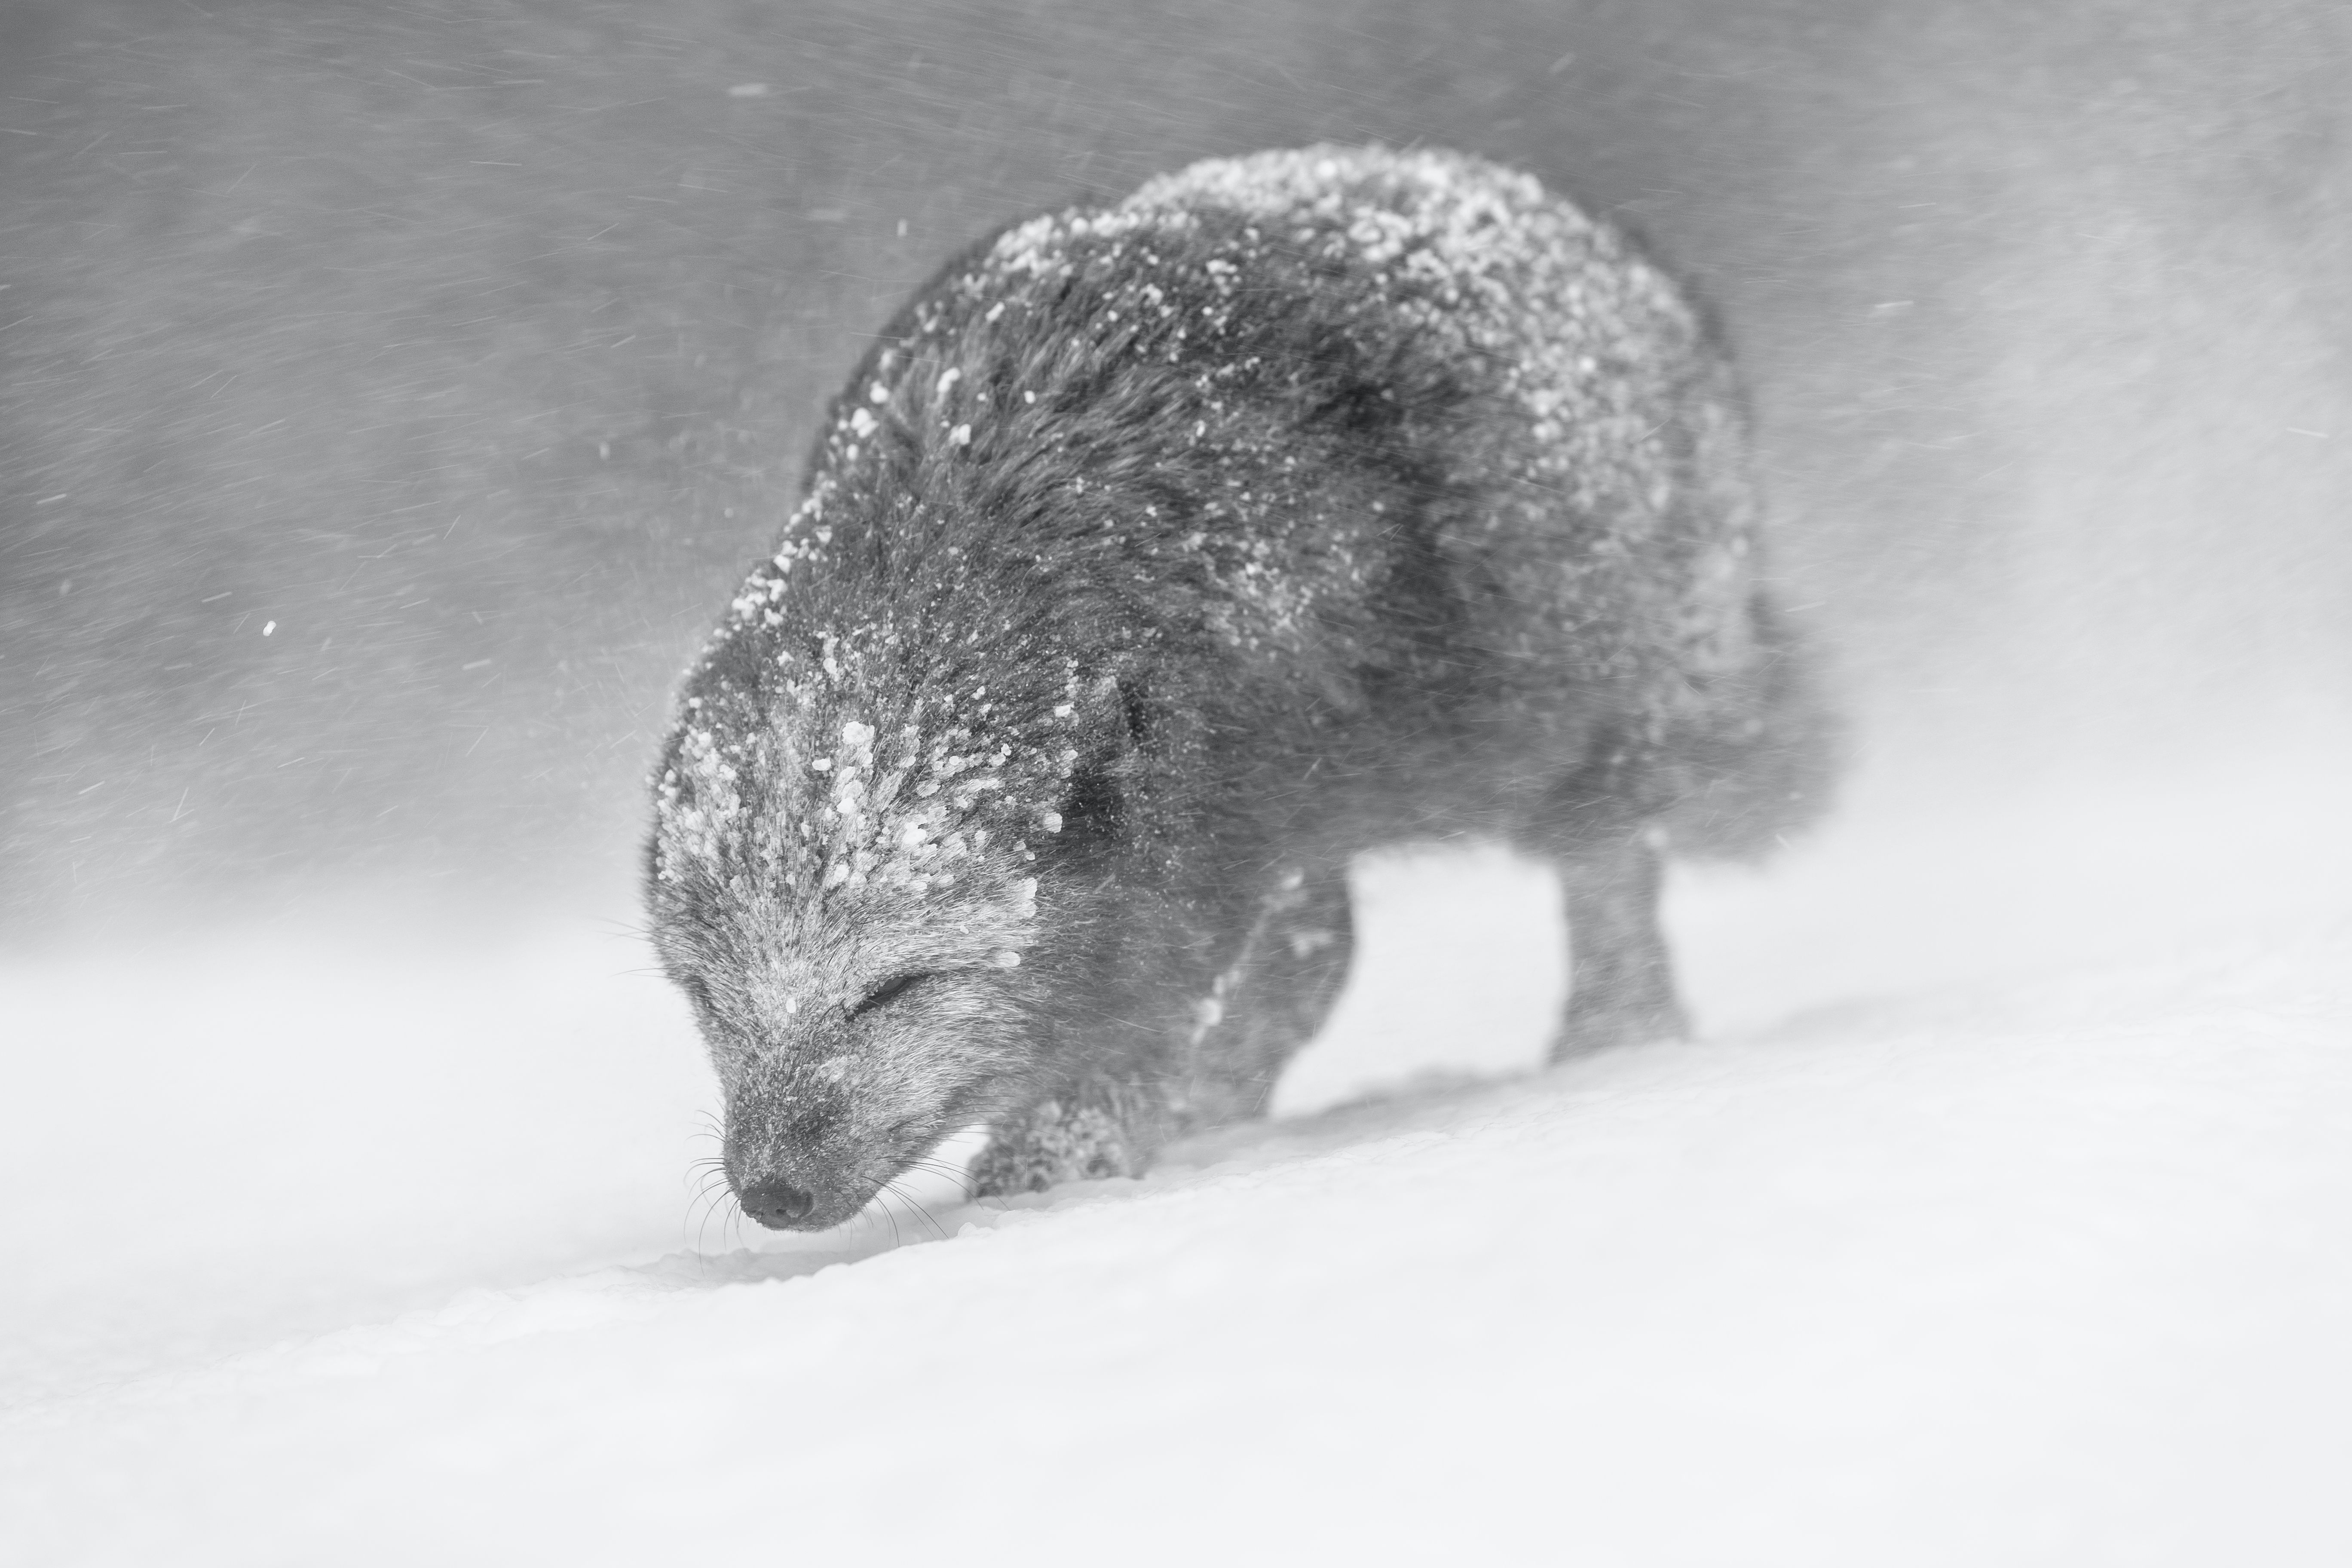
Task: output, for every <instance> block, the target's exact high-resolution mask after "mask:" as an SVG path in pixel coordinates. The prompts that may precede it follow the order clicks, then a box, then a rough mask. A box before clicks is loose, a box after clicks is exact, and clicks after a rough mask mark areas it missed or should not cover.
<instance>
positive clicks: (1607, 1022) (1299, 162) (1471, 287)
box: [647, 147, 1827, 1228]
mask: <svg viewBox="0 0 2352 1568" xmlns="http://www.w3.org/2000/svg"><path fill="white" fill-rule="evenodd" d="M1743 441H1744V437H1743V431H1742V421H1741V415H1740V409H1739V401H1738V393H1737V391H1736V388H1735V386H1734V384H1733V379H1732V376H1731V374H1730V371H1729V369H1728V367H1727V364H1726V363H1725V361H1724V358H1723V356H1722V354H1721V353H1719V351H1718V350H1717V347H1716V346H1715V345H1714V343H1713V342H1711V340H1710V337H1709V334H1708V331H1707V330H1706V326H1705V324H1704V322H1703V321H1702V320H1701V318H1700V316H1699V315H1698V313H1697V312H1696V311H1695V310H1693V308H1692V307H1691V305H1690V303H1689V302H1688V301H1687V300H1686V299H1685V297H1684V296H1683V294H1682V293H1681V292H1680V291H1679V290H1678V289H1676V288H1675V285H1674V284H1673V283H1672V282H1671V281H1669V279H1667V278H1666V277H1665V276H1664V274H1663V273H1661V272H1660V271H1659V270H1658V269H1657V268H1654V267H1653V266H1652V265H1650V264H1649V263H1648V262H1647V261H1645V260H1644V259H1643V258H1642V257H1641V256H1640V255H1638V254H1637V253H1636V251H1635V250H1634V249H1633V247H1632V246H1631V245H1630V244H1629V243H1628V242H1627V240H1626V239H1625V238H1624V237H1622V235H1620V234H1618V233H1617V232H1615V231H1613V230H1612V229H1611V228H1609V227H1608V226H1604V225H1602V224H1600V223H1598V222H1596V221H1594V220H1593V219H1591V217H1588V216H1585V215H1584V214H1582V213H1581V212H1580V211H1578V210H1577V209H1576V208H1575V207H1573V206H1571V205H1569V204H1568V203H1566V202H1563V201H1561V200H1559V199H1558V198H1556V197H1553V196H1551V195H1547V194H1546V193H1545V192H1544V190H1543V189H1542V188H1541V187H1540V186H1539V185H1538V184H1537V183H1536V182H1535V181H1534V180H1533V179H1531V178H1529V177H1528V176H1526V175H1523V174H1515V173H1512V172H1510V171H1508V170H1506V169H1502V168H1498V167H1496V166H1495V165H1494V164H1491V163H1484V162H1481V161H1479V160H1476V159H1474V158H1468V157H1465V156H1461V155H1459V154H1454V153H1439V152H1417V153H1391V152H1386V151H1381V150H1379V149H1343V148H1336V147H1316V148H1309V149H1307V150H1304V151H1299V152H1284V153H1262V154H1259V155H1256V156H1254V157H1247V158H1239V159H1232V160H1220V161H1215V162H1211V163H1199V164H1195V165H1193V166H1192V167H1191V168H1189V169H1186V170H1183V171H1181V172H1180V173H1178V174H1171V175H1169V176H1166V177H1163V178H1160V179H1158V180H1155V181H1153V182H1151V183H1150V184H1147V185H1145V186H1144V187H1143V188H1142V189H1141V190H1140V191H1139V192H1137V193H1136V194H1135V195H1132V196H1130V197H1129V198H1128V199H1127V200H1126V201H1124V202H1121V203H1119V204H1118V205H1115V206H1111V207H1107V208H1101V209H1074V210H1071V211H1067V212H1062V213H1056V214H1053V215H1050V216H1043V217H1039V218H1035V219H1033V220H1031V221H1029V222H1026V223H1023V224H1020V225H1018V226H1014V227H1013V228H1010V229H1008V230H1006V231H1004V232H1003V233H1001V234H999V235H997V236H995V237H993V238H992V239H990V240H988V241H985V242H983V243H982V244H981V245H979V246H977V247H974V248H973V249H971V251H970V252H968V253H967V254H965V255H964V256H962V257H961V258H958V259H957V260H955V261H954V262H952V263H951V264H950V265H949V266H948V267H947V268H945V269H944V270H943V271H942V272H941V273H940V275H939V276H938V278H936V279H934V280H933V281H932V282H931V283H930V284H929V285H928V286H926V287H925V288H924V289H922V290H921V291H920V292H919V293H918V294H917V295H916V297H915V298H914V300H913V301H912V302H911V303H909V304H908V306H907V307H906V309H905V310H902V311H901V312H900V314H899V316H898V319H897V320H896V321H893V322H892V323H891V325H890V327H889V328H888V330H887V331H886V332H884V334H883V335H882V338H881V340H880V342H879V344H878V345H877V348H876V349H875V350H874V352H873V353H871V354H870V355H869V356H868V358H867V360H866V363H865V364H864V365H863V366H862V367H861V368H860V369H859V370H858V372H857V374H856V375H855V376H854V377H853V378H852V380H851V382H850V384H849V386H848V388H847V390H845V392H844V393H843V394H842V395H841V396H840V398H839V399H838V400H837V401H836V403H835V405H834V407H833V410H832V413H831V416H830V417H829V419H828V421H827V423H826V426H825V430H824V435H823V437H822V438H821V440H820V443H819V445H818V448H817V451H816V453H815V456H814V464H813V470H812V474H811V477H810V479H809V481H808V489H807V498H806V500H805V501H804V502H803V504H802V506H801V508H800V510H798V511H797V512H796V513H794V515H793V518H792V520H791V521H790V522H789V523H787V524H786V526H785V528H784V530H783V533H782V539H781V542H779V544H778V546H777V548H776V550H775V552H774V553H773V555H772V558H770V559H768V560H766V561H763V562H761V563H760V564H759V565H758V566H757V567H756V568H754V570H753V571H752V573H751V576H750V577H749V579H748V580H747V581H746V582H745V584H744V585H743V588H742V591H741V592H740V594H739V595H737V596H736V599H735V601H734V604H733V605H732V607H731V609H730V613H729V614H728V616H727V617H726V618H725V620H724V621H723V622H722V623H721V625H720V626H719V629H718V631H717V632H716V634H715V635H714V636H713V637H712V639H711V641H710V643H709V646H708V647H707V648H706V649H705V650H704V653H703V655H702V658H701V659H700V662H699V663H698V665H697V666H696V668H695V669H694V670H693V672H692V674H691V675H690V676H689V678H688V681H687V685H686V689H685V693H684V697H683V703H682V707H681V710H680V713H679V719H678V723H677V729H676V731H675V732H674V733H673V734H672V735H671V737H670V739H669V742H668V744H667V749H666V751H665V752H664V755H663V757H662V760H661V763H660V764H659V767H658V769H657V772H656V793H657V796H658V800H657V805H656V816H655V827H654V833H653V837H652V842H651V845H650V848H649V857H648V858H649V876H648V880H647V893H648V900H649V903H650V906H651V912H652V919H653V927H654V931H655V935H656V940H657V942H658V943H659V946H660V950H661V954H662V957H663V960H664V962H665V963H666V964H667V967H668V969H669V971H670V973H672V974H673V975H674V976H675V977H676V978H677V982H678V983H679V984H680V985H681V986H683V987H684V988H685V990H686V992H687V994H688V995H689V996H690V997H691V998H692V999H693V1002H694V1005H695V1007H696V1010H697V1012H698V1016H699V1019H700V1023H701V1026H702V1029H703V1032H704V1034H705V1036H706V1037H707V1038H708V1040H709V1046H710V1050H711V1055H712V1058H713V1060H714V1062H715V1064H716V1066H717V1068H718V1072H719V1078H720V1079H721V1081H722V1083H723V1085H724V1087H725V1090H726V1096H727V1106H728V1127H727V1137H726V1155H725V1157H726V1166H727V1172H728V1174H729V1177H730V1180H731V1182H732V1183H733V1185H734V1187H735V1190H736V1192H737V1194H738V1195H739V1197H740V1199H741V1200H742V1202H743V1204H744V1206H745V1208H746V1210H747V1211H748V1212H749V1213H751V1215H752V1216H753V1217H754V1218H757V1219H759V1220H761V1221H762V1222H763V1223H765V1224H769V1225H772V1226H793V1227H797V1228H815V1227H818V1226H828V1225H833V1224H836V1223H838V1222H840V1221H841V1220H844V1219H845V1218H847V1217H849V1216H850V1215H853V1214H854V1213H856V1211H857V1209H858V1208H859V1207H860V1206H861V1205H864V1204H865V1203H866V1201H867V1200H868V1199H870V1198H871V1197H872V1196H873V1195H874V1194H876V1193H877V1191H878V1190H880V1189H881V1188H882V1187H883V1186H884V1185H885V1184H887V1183H888V1182H889V1181H891V1180H892V1179H893V1178H894V1177H896V1176H897V1175H898V1174H899V1173H902V1172H904V1171H905V1170H906V1169H908V1166H909V1164H910V1163H912V1162H914V1161H916V1160H918V1159H919V1158H920V1157H921V1156H922V1155H923V1154H925V1152H927V1151H929V1149H930V1148H931V1147H932V1146H933V1145H934V1144H935V1143H936V1142H938V1141H939V1140H940V1138H941V1137H942V1136H943V1135H944V1134H946V1133H948V1132H950V1131H954V1130H956V1129H957V1128H959V1127H961V1126H965V1125H970V1124H971V1123H974V1122H986V1123H988V1124H990V1125H992V1127H993V1128H994V1129H995V1130H996V1137H995V1141H994V1142H993V1143H992V1146H991V1147H990V1149H989V1150H988V1152H986V1153H984V1154H983V1155H982V1158H981V1161H980V1163H979V1164H978V1166H977V1167H976V1170H977V1174H978V1177H979V1180H980V1183H981V1184H982V1189H983V1190H1007V1189H1015V1188H1023V1187H1030V1186H1042V1185H1044V1184H1046V1183H1049V1182H1051V1181H1054V1180H1055V1179H1058V1178H1061V1177H1065V1176H1070V1175H1082V1174H1097V1175H1099V1174H1109V1173H1128V1172H1133V1171H1137V1170H1139V1169H1140V1168H1141V1167H1142V1165H1143V1164H1144V1163H1146V1162H1148V1160H1149V1159H1150V1155H1151V1153H1152V1151H1153V1150H1154V1148H1155V1147H1156V1146H1157V1145H1158V1144H1159V1143H1160V1142H1162V1141H1163V1140H1164V1139H1165V1138H1166V1137H1168V1136H1169V1135H1171V1133H1172V1132H1175V1131H1182V1130H1187V1129H1191V1128H1194V1127H1199V1126H1203V1125H1208V1124H1212V1123H1214V1122H1217V1121H1223V1120H1228V1119H1231V1118H1234V1117H1237V1116H1245V1115H1249V1114H1252V1113H1255V1112H1256V1111H1258V1110H1261V1109H1262V1108H1263V1106H1264V1104H1265V1098H1266V1095H1267V1093H1268V1092H1269V1090H1270V1089H1271V1087H1272V1084H1273V1081H1274V1079H1275V1076H1276V1073H1277V1072H1278V1071H1279V1069H1280V1068H1281V1066H1282V1063H1283V1061H1284V1059H1285V1058H1286V1057H1287V1056H1288V1055H1289V1054H1290V1053H1291V1052H1292V1051H1293V1050H1295V1049H1296V1048H1297V1047H1298V1046H1299V1045H1301V1044H1302V1043H1304V1042H1305V1040H1306V1039H1307V1037H1309V1036H1311V1035H1312V1034H1313V1032H1314V1030H1315V1028H1316V1027H1317V1026H1318V1024H1319V1022H1320V1021H1321V1018H1322V1016H1323V1015H1324V1013H1325V1012H1326V1011H1327V1009H1328V1006H1329V1005H1330V1002H1331V1000H1332V998H1333V997H1334V995H1335V994H1337V992H1338V989H1339V983H1340V980H1341V978H1342V976H1343V974H1344V973H1345V969H1346V964H1347V959H1348V952H1349V923H1348V902H1347V889H1346V883H1345V868H1346V865H1347V862H1348V858H1349V856H1351V855H1352V854H1354V853H1356V852H1358V851H1360V850H1363V849H1366V848H1369V847H1373V846H1377V845H1381V844H1384V843H1390V842H1393V841H1398V840H1405V839H1413V838H1424V837H1453V836H1462V835H1484V836H1496V837H1507V838H1509V839H1511V840H1513V841H1515V842H1517V843H1518V844H1520V845H1522V846H1524V847H1528V848H1530V849H1533V850H1535V851H1537V852H1538V853H1541V854H1544V855H1547V856H1549V857H1551V858H1553V859H1554V860H1556V861H1557V862H1558V863H1559V865H1560V867H1561V868H1562V871H1563V875H1564V878H1565V882H1566V887H1567V891H1568V900H1569V912H1570V924H1571V931H1572V932H1573V937H1574V941H1575V943H1576V949H1575V981H1574V986H1573V996H1572V998H1571V1000H1570V1006H1569V1016H1568V1017H1567V1019H1566V1021H1565V1023H1564V1026H1563V1033H1562V1037H1561V1041H1560V1048H1561V1049H1563V1050H1566V1049H1574V1048H1583V1047H1590V1046H1592V1045H1597V1044H1604V1043H1609V1042H1612V1041H1617V1040H1624V1039H1632V1038H1638V1037H1645V1036H1654V1035H1661V1034H1670V1033H1673V1032H1675V1030H1677V1029H1678V1028H1679V1027H1680V1016H1679V1013H1678V1011H1677V1009H1676V1007H1675V1001H1674V996H1673V990H1672V985H1671V982H1670V980H1669V978H1668V973H1667V968H1666V963H1665V955H1664V949H1663V946H1662V944H1661V942H1660V941H1659V938H1658V934H1657V928H1656V922H1655V901H1656V882H1657V855H1658V852H1659V851H1660V850H1661V849H1668V850H1680V851H1687V852H1695V853H1701V854H1717V855H1721V854H1731V855H1739V854H1746V853H1749V852H1753V851H1757V850H1759V849H1761V848H1763V847H1766V846H1768V845H1769V844H1770V843H1771V841H1772V840H1773V839H1774V837H1775V836H1776V835H1778V834H1779V833H1780V832H1781V831H1783V830H1785V829H1787V828H1788V827H1790V826H1793V825H1794V824H1796V823H1797V822H1799V821H1800V820H1801V819H1802V818H1804V817H1805V816H1808V815H1810V813H1811V811H1812V809H1813V808H1814V805H1815V802H1816V800H1817V799H1818V797H1819V795H1820V794H1821V784H1822V775H1823V773H1824V772H1825V767H1824V761H1823V759H1824V757H1825V755H1826V751H1827V747H1826V745H1825V736H1826V726H1825V723H1824V721H1823V720H1822V716H1821V713H1820V710H1819V709H1818V707H1817V705H1816V704H1815V703H1814V701H1813V700H1812V698H1811V693H1810V689H1809V687H1808V684H1807V681H1806V679H1805V677H1804V673H1803V669H1802V667H1801V663H1800V662H1799V660H1798V658H1797V656H1796V654H1795V652H1794V650H1793V648H1792V647H1791V639H1790V633H1789V631H1788V629H1787V627H1786V626H1784V624H1783V623H1782V621H1781V619H1780V616H1778V615H1777V614H1776V613H1775V611H1774V609H1773V607H1772V605H1770V604H1769V601H1768V600H1767V598H1766V596H1765V595H1764V593H1763V591H1762V589H1761V587H1760V586H1759V551H1758V547H1757V541H1756V527H1757V509H1756V506H1755V504H1754V501H1753V500H1752V499H1751V496H1750V492H1749V489H1748V485H1747V481H1746V479H1745V476H1744V472H1743V463H1744V454H1743Z"/></svg>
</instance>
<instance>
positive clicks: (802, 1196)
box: [737, 1176, 816, 1230]
mask: <svg viewBox="0 0 2352 1568" xmlns="http://www.w3.org/2000/svg"><path fill="white" fill-rule="evenodd" d="M737 1195H738V1197H739V1199H740V1202H741V1203H742V1205H743V1212H744V1213H745V1214H747V1215H751V1217H752V1218H753V1219H756V1220H758V1221H759V1222H760V1223H761V1225H764V1226H767V1227H768V1228H769V1229H770V1230H782V1229H783V1228H784V1227H785V1226H790V1225H797V1224H799V1223H800V1222H801V1221H802V1220H803V1219H806V1218H807V1217H808V1212H809V1210H811V1209H813V1208H814V1207H815V1206H816V1197H815V1195H814V1194H812V1193H810V1192H808V1191H807V1190H806V1189H804V1188H801V1187H796V1186H794V1185H793V1184H792V1183H790V1182H788V1181H786V1180H784V1179H783V1178H782V1176H770V1177H768V1178H767V1179H766V1180H764V1181H758V1182H754V1183H752V1184H751V1185H750V1186H748V1187H745V1188H744V1189H743V1190H742V1192H741V1193H740V1194H737Z"/></svg>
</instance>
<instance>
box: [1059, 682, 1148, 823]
mask: <svg viewBox="0 0 2352 1568" xmlns="http://www.w3.org/2000/svg"><path fill="white" fill-rule="evenodd" d="M1083 706H1084V711H1085V713H1086V720H1087V721H1086V734H1087V742H1088V744H1087V751H1086V752H1085V754H1084V755H1083V756H1082V757H1081V758H1080V760H1079V762H1078V764H1077V766H1076V768H1074V769H1072V770H1071V773H1070V782H1069V784H1068V785H1067V786H1066V788H1065V789H1064V790H1063V792H1062V803H1061V816H1062V831H1061V835H1060V837H1061V841H1062V842H1063V843H1064V844H1065V845H1067V846H1068V847H1071V848H1073V849H1084V848H1089V847H1097V846H1100V845H1104V844H1108V843H1110V842H1112V841H1114V840H1116V839H1117V838H1118V837H1119V835H1120V833H1121V832H1122V831H1123V830H1124V829H1125V827H1126V826H1127V788H1126V780H1127V778H1128V777H1129V775H1130V774H1131V773H1133V771H1134V763H1133V759H1134V755H1135V752H1136V750H1137V748H1138V747H1139V746H1140V745H1142V744H1143V743H1144V742H1145V741H1147V740H1148V739H1149V738H1150V733H1151V729H1152V716H1151V709H1150V702H1149V701H1148V700H1146V699H1145V698H1144V696H1143V693H1142V690H1141V689H1140V688H1139V686H1137V685H1136V684H1135V683H1133V682H1132V681H1130V680H1129V679H1125V678H1123V677H1117V676H1108V675H1107V676H1104V677H1103V678H1102V679H1099V680H1097V681H1096V682H1095V683H1094V685H1093V686H1091V687H1089V688H1088V689H1087V692H1086V695H1085V697H1084V699H1083Z"/></svg>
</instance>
